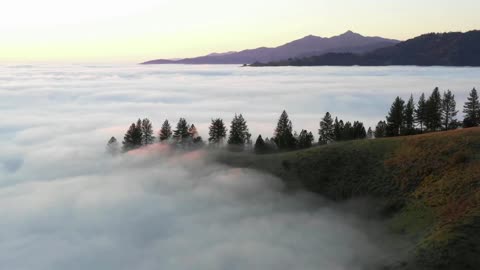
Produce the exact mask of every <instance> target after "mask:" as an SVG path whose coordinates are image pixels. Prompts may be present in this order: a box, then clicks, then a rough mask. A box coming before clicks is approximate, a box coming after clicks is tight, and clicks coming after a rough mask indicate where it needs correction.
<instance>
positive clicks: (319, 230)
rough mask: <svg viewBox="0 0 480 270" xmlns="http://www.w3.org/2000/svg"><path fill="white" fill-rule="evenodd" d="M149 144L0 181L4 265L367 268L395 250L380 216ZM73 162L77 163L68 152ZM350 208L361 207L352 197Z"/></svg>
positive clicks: (0, 247) (0, 245)
mask: <svg viewBox="0 0 480 270" xmlns="http://www.w3.org/2000/svg"><path fill="white" fill-rule="evenodd" d="M206 155H207V153H206V152H203V151H198V152H192V153H186V154H175V153H172V152H170V151H169V150H168V149H165V147H159V146H154V147H153V148H151V149H142V150H138V151H134V152H131V153H129V154H125V155H121V156H119V157H114V158H112V157H110V156H108V155H106V154H105V155H99V156H96V157H94V159H90V160H83V161H82V162H83V163H84V164H83V167H82V171H83V172H82V173H78V172H77V170H76V168H73V167H70V166H71V165H70V163H69V162H68V161H64V162H62V163H60V164H58V165H59V167H58V168H57V169H58V170H62V171H63V172H64V175H63V176H61V177H59V178H55V179H49V180H47V181H30V182H26V183H19V184H16V185H12V186H8V187H4V188H2V189H1V190H0V215H1V216H2V219H1V222H0V229H1V230H0V231H1V239H2V240H1V241H0V265H2V267H5V268H6V269H45V270H47V269H48V270H52V269H79V270H80V269H82V270H83V269H145V270H147V269H148V270H149V269H175V270H176V269H185V270H187V269H200V270H201V269H205V270H207V269H208V270H215V269H364V267H367V266H371V265H377V264H380V263H383V262H385V261H389V260H391V259H392V258H395V257H396V256H398V254H396V253H394V250H391V249H390V248H392V246H391V245H390V243H389V242H388V243H387V242H385V239H388V240H389V241H390V240H391V238H390V237H389V236H387V234H386V233H385V232H384V231H383V230H382V227H381V225H380V224H379V223H377V222H374V221H368V220H364V219H363V218H361V217H360V216H359V215H357V213H356V212H352V211H349V210H352V209H353V208H350V207H348V206H347V205H344V206H333V205H331V204H328V203H327V202H324V201H322V200H321V199H320V198H318V197H317V196H314V195H311V194H306V193H305V194H295V195H287V194H285V193H284V192H283V187H282V184H281V182H280V181H279V180H278V179H276V178H274V177H272V176H269V175H265V174H262V173H259V172H255V171H250V170H246V169H235V168H228V167H224V166H221V165H218V164H214V163H211V162H208V161H206V160H208V158H207V157H206ZM74 164H75V163H74ZM355 210H358V208H355Z"/></svg>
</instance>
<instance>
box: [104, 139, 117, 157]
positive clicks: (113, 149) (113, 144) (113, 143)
mask: <svg viewBox="0 0 480 270" xmlns="http://www.w3.org/2000/svg"><path fill="white" fill-rule="evenodd" d="M106 151H107V153H109V154H110V155H112V156H115V155H117V154H119V153H120V146H119V145H118V141H117V139H116V138H115V137H112V138H110V140H108V143H107V146H106Z"/></svg>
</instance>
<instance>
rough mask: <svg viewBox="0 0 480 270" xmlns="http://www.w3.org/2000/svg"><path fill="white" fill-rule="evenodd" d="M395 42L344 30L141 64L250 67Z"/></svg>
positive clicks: (352, 50) (395, 41) (361, 50)
mask: <svg viewBox="0 0 480 270" xmlns="http://www.w3.org/2000/svg"><path fill="white" fill-rule="evenodd" d="M399 42H400V41H398V40H394V39H387V38H382V37H378V36H374V37H369V36H363V35H361V34H358V33H355V32H353V31H350V30H348V31H347V32H345V33H343V34H340V35H336V36H332V37H330V38H326V37H320V36H315V35H307V36H304V37H302V38H300V39H296V40H293V41H290V42H287V43H285V44H283V45H280V46H277V47H257V48H254V49H245V50H242V51H237V52H232V51H230V52H225V53H211V54H208V55H204V56H199V57H192V58H185V59H180V60H168V59H156V60H150V61H146V62H143V63H141V64H250V63H253V62H270V61H280V60H286V59H288V58H293V57H299V56H304V55H308V54H319V53H320V54H323V53H328V52H352V53H364V52H368V51H372V50H375V49H378V48H382V47H386V46H389V45H393V44H397V43H399Z"/></svg>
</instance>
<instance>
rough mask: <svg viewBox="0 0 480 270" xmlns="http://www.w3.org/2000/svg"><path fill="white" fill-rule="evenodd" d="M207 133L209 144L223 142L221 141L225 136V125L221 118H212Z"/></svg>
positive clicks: (218, 144)
mask: <svg viewBox="0 0 480 270" xmlns="http://www.w3.org/2000/svg"><path fill="white" fill-rule="evenodd" d="M208 135H209V136H210V137H209V138H208V142H209V143H210V144H211V145H215V146H220V145H222V144H223V141H224V140H225V137H226V136H227V128H226V127H225V124H224V123H223V120H222V119H220V118H217V119H212V123H211V124H210V130H209V132H208Z"/></svg>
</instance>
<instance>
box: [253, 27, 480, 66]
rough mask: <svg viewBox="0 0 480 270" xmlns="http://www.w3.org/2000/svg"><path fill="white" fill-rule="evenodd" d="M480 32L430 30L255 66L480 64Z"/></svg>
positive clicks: (255, 64)
mask: <svg viewBox="0 0 480 270" xmlns="http://www.w3.org/2000/svg"><path fill="white" fill-rule="evenodd" d="M479 43H480V31H479V30H472V31H468V32H465V33H463V32H448V33H428V34H423V35H420V36H418V37H415V38H412V39H409V40H406V41H403V42H400V43H397V44H395V45H392V46H387V47H384V48H379V49H376V50H374V51H371V52H367V53H365V54H360V53H352V52H329V53H325V54H317V55H313V56H309V55H305V56H303V57H298V58H295V59H287V60H283V61H271V62H267V63H258V62H257V63H254V64H252V66H354V65H358V66H390V65H416V66H480V46H478V44H479Z"/></svg>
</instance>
